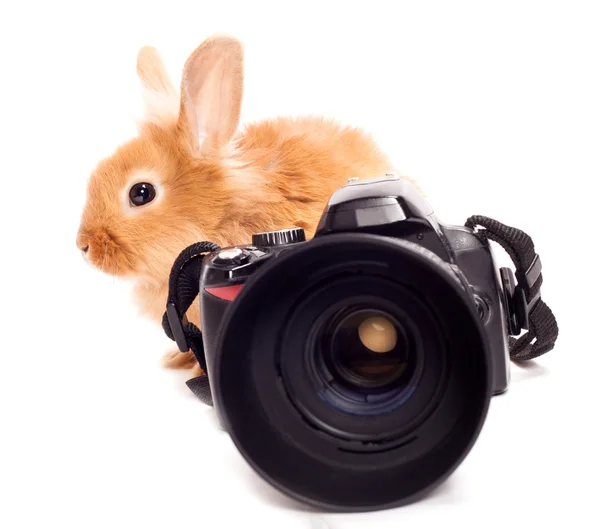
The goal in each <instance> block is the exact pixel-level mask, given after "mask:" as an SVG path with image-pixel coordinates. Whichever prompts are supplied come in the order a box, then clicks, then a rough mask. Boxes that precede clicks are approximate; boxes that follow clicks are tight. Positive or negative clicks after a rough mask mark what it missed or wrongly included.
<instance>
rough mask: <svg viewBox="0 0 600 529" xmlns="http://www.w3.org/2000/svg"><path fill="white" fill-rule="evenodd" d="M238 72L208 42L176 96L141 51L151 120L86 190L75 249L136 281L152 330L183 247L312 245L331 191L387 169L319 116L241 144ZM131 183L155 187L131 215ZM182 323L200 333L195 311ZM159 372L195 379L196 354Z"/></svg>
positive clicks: (356, 133) (282, 121) (356, 135)
mask: <svg viewBox="0 0 600 529" xmlns="http://www.w3.org/2000/svg"><path fill="white" fill-rule="evenodd" d="M242 61H243V54H242V47H241V45H240V44H239V42H237V41H236V40H234V39H231V38H228V37H213V38H212V39H208V40H207V41H205V42H204V43H202V44H201V45H200V46H199V47H198V48H197V49H196V50H195V51H194V53H192V55H191V56H190V58H189V59H188V61H187V62H186V65H185V67H184V73H183V79H182V83H181V97H180V96H178V95H177V94H176V93H175V91H174V89H173V88H172V85H171V84H170V82H169V80H168V76H167V75H166V72H165V69H164V66H163V65H162V63H161V61H160V58H159V57H158V55H157V53H156V52H155V50H154V49H153V48H150V47H144V48H142V50H140V53H139V55H138V67H137V72H138V75H139V77H140V79H141V81H142V84H143V86H144V89H145V90H146V97H147V106H148V108H147V112H148V119H147V120H146V121H145V122H144V123H142V124H141V126H140V132H139V135H138V137H136V138H134V139H133V140H131V141H129V142H127V143H126V144H124V145H122V146H121V147H119V148H118V149H117V150H116V152H115V153H114V154H113V155H112V156H110V157H109V158H107V159H105V160H102V161H101V162H100V163H99V165H98V167H97V168H96V170H95V171H94V173H93V174H92V175H91V178H90V181H89V184H88V190H87V201H86V205H85V208H84V211H83V214H82V218H81V225H80V228H79V232H78V236H77V245H78V246H79V248H84V247H86V246H88V247H89V250H88V252H87V257H88V258H89V261H90V262H91V263H92V264H93V265H94V266H96V267H98V268H99V269H101V270H103V271H104V272H106V273H109V274H113V275H116V276H123V277H128V278H131V279H133V280H134V281H135V294H136V298H137V302H138V304H139V306H140V307H141V309H142V311H143V313H144V314H145V315H147V316H148V317H150V318H152V319H153V320H155V321H157V322H160V321H161V318H162V315H163V312H164V310H165V303H166V297H167V281H168V277H169V272H170V269H171V266H172V264H173V261H174V260H175V258H176V257H177V255H178V254H179V252H180V251H181V250H183V248H185V247H186V246H188V245H190V244H192V243H194V242H197V241H200V240H210V241H214V242H216V243H218V244H220V245H221V246H228V245H232V244H241V243H247V242H249V241H250V239H251V235H252V233H254V232H258V231H268V230H277V229H283V228H290V227H295V226H296V227H302V228H304V229H305V230H306V233H307V237H308V238H310V237H312V236H313V234H314V229H315V227H316V224H317V222H318V219H319V217H320V215H321V213H322V211H323V208H324V206H325V204H326V202H327V200H328V198H329V196H330V195H331V193H332V192H333V191H334V190H335V189H337V188H338V187H339V186H341V185H343V184H344V183H345V182H346V181H347V180H348V179H349V178H352V177H359V178H362V177H364V178H368V177H375V176H382V175H383V174H384V173H386V172H389V171H390V170H392V169H393V168H392V167H391V165H390V162H389V160H388V158H387V157H386V156H385V155H384V154H383V153H382V152H381V151H380V150H379V149H378V147H377V145H376V144H375V142H374V141H373V140H372V139H371V137H370V136H369V135H367V134H365V133H364V132H362V131H360V130H358V129H355V128H351V127H345V126H341V125H339V124H337V123H335V122H333V121H330V120H326V119H324V118H321V117H305V118H297V119H294V118H284V117H281V118H277V119H273V120H269V121H263V122H259V123H255V124H250V125H248V126H247V127H246V128H245V129H244V130H242V131H241V132H239V133H237V135H236V132H235V131H236V130H237V126H238V120H239V114H240V105H241V99H242V76H243V73H242ZM175 97H176V98H179V99H178V100H177V101H174V99H173V98H175ZM174 103H177V104H178V109H179V111H178V113H177V112H176V113H174V112H173V108H174ZM175 108H177V106H175ZM136 180H140V181H149V182H150V183H152V184H155V185H157V186H158V190H157V198H156V199H155V200H154V201H153V202H150V203H149V204H147V205H144V206H141V207H138V208H131V207H130V206H128V204H127V193H128V189H129V188H130V187H131V185H132V184H133V183H135V181H136ZM188 317H189V319H190V320H191V321H193V322H195V323H196V324H197V325H200V313H199V307H198V303H197V302H196V303H194V304H193V305H192V307H191V308H190V311H189V314H188ZM165 365H167V366H169V367H177V368H189V367H193V368H194V369H196V370H197V366H196V365H195V362H194V359H193V356H192V355H191V353H188V354H187V355H185V354H184V355H174V354H169V355H168V356H167V357H166V358H165Z"/></svg>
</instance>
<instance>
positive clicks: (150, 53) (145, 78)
mask: <svg viewBox="0 0 600 529" xmlns="http://www.w3.org/2000/svg"><path fill="white" fill-rule="evenodd" d="M136 70H137V74H138V77H139V78H140V82H141V84H142V95H143V98H144V106H145V115H144V120H145V121H150V122H152V123H156V124H157V125H171V124H174V123H176V122H177V118H178V116H179V94H178V93H177V90H176V89H175V87H174V86H173V84H172V83H171V80H170V79H169V74H168V73H167V70H166V68H165V65H164V64H163V61H162V59H161V57H160V55H159V54H158V52H157V51H156V49H155V48H153V47H152V46H144V47H142V48H141V49H140V51H139V52H138V56H137V66H136Z"/></svg>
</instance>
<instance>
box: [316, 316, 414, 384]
mask: <svg viewBox="0 0 600 529" xmlns="http://www.w3.org/2000/svg"><path fill="white" fill-rule="evenodd" d="M336 320H337V321H335V322H334V325H335V326H328V327H327V329H326V330H325V332H324V336H323V341H324V342H325V343H324V348H325V354H326V359H325V361H326V363H327V364H328V367H329V369H330V370H331V372H332V373H333V374H334V376H336V377H338V378H339V379H340V380H342V381H343V382H344V383H345V384H347V385H348V386H349V387H350V388H356V389H371V388H373V389H378V388H379V389H381V388H384V387H386V386H388V385H389V384H391V383H393V382H394V381H396V380H398V379H399V378H400V377H401V376H402V375H403V374H405V373H406V372H407V368H408V347H409V344H408V339H407V337H406V334H405V333H404V332H403V329H402V328H401V327H400V325H399V324H398V323H397V322H396V321H395V320H394V318H392V317H391V316H390V315H389V314H386V313H385V312H381V311H376V310H369V309H363V310H360V309H359V310H353V311H351V312H349V313H346V314H342V315H341V317H338V318H337V319H336Z"/></svg>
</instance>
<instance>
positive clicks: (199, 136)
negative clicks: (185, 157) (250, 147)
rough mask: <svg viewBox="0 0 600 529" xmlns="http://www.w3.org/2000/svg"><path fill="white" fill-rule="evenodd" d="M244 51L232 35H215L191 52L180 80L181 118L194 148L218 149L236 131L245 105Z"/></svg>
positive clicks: (200, 149) (204, 149)
mask: <svg viewBox="0 0 600 529" xmlns="http://www.w3.org/2000/svg"><path fill="white" fill-rule="evenodd" d="M243 81H244V53H243V48H242V45H241V43H240V42H239V41H238V40H236V39H234V38H231V37H227V36H214V37H211V38H209V39H207V40H206V41H204V42H203V43H202V44H201V45H200V46H199V47H198V48H196V50H195V51H194V52H193V53H192V54H191V55H190V57H189V58H188V60H187V61H186V63H185V66H184V69H183V79H182V82H181V97H182V105H181V119H182V120H185V125H187V130H188V131H189V134H190V136H191V137H190V140H191V141H192V146H193V148H194V150H196V151H198V152H206V151H207V150H212V149H219V148H220V147H223V146H224V145H225V144H227V143H228V142H229V141H230V140H231V139H232V138H233V135H234V134H235V132H236V130H237V127H238V124H239V120H240V110H241V105H242V92H243Z"/></svg>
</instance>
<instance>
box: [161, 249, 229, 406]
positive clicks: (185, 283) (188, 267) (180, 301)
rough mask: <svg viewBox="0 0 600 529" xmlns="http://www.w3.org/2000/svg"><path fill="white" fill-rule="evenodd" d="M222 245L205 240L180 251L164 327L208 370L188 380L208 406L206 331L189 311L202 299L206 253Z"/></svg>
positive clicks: (176, 261) (196, 393) (173, 273)
mask: <svg viewBox="0 0 600 529" xmlns="http://www.w3.org/2000/svg"><path fill="white" fill-rule="evenodd" d="M220 249H221V247H220V246H219V245H218V244H215V243H213V242H208V241H204V242H198V243H195V244H192V245H191V246H188V247H187V248H186V249H185V250H183V252H181V253H180V254H179V256H178V257H177V259H176V260H175V262H174V263H173V267H172V268H171V274H170V276H169V294H168V296H167V310H166V311H165V313H164V314H163V319H162V328H163V330H164V331H165V334H166V335H167V336H168V337H169V338H170V339H171V340H173V341H175V343H177V347H179V350H180V351H181V352H182V353H187V352H188V351H190V350H191V351H192V353H194V356H195V357H196V360H198V364H200V367H201V368H202V371H204V373H203V374H202V375H201V376H199V377H195V378H192V379H190V380H188V381H187V382H186V384H187V386H188V387H189V388H190V389H191V390H192V392H193V393H194V395H196V397H198V398H199V399H200V400H201V401H202V402H203V403H204V404H207V405H208V406H212V405H213V401H212V394H211V392H210V384H209V381H208V375H207V374H206V373H207V369H206V358H205V356H204V344H203V343H202V332H201V331H200V329H199V328H198V327H196V325H194V324H193V323H192V322H191V321H188V319H187V316H186V312H187V311H188V309H189V308H190V306H191V305H192V303H194V301H195V302H196V303H199V301H198V300H197V297H198V293H199V292H200V273H201V272H202V260H203V259H204V256H205V255H206V254H209V253H211V252H216V251H217V250H220Z"/></svg>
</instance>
